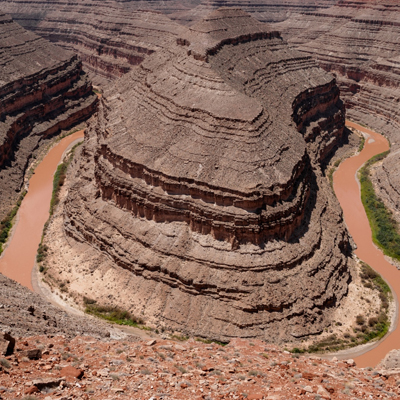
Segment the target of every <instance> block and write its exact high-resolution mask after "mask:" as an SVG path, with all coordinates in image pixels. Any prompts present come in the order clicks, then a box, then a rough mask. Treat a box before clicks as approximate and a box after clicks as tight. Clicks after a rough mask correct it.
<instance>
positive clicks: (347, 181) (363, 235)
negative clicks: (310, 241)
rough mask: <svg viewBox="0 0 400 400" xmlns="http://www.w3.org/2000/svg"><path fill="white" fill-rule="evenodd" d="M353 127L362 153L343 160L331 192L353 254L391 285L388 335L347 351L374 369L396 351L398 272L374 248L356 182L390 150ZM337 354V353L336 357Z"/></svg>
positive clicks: (384, 142)
mask: <svg viewBox="0 0 400 400" xmlns="http://www.w3.org/2000/svg"><path fill="white" fill-rule="evenodd" d="M347 124H348V126H350V127H353V128H355V129H357V130H359V131H361V132H363V133H364V134H365V135H366V141H365V146H364V149H363V150H362V151H361V152H360V153H359V154H358V155H356V156H354V157H351V158H349V159H347V160H345V161H344V162H343V163H341V164H340V166H339V168H338V170H337V171H336V172H335V174H334V176H333V178H334V190H335V193H336V196H337V198H338V200H339V202H340V205H341V207H342V209H343V214H344V219H345V222H346V225H347V227H348V230H349V232H350V234H351V235H352V238H353V240H354V242H355V244H356V246H357V249H356V250H355V254H356V255H357V257H358V258H360V259H361V260H363V261H364V262H366V263H367V264H368V265H370V266H371V267H372V268H373V269H374V270H375V271H377V272H378V273H379V274H380V275H381V276H382V277H383V279H385V281H386V282H388V284H389V285H390V288H391V290H392V294H393V298H394V302H395V306H396V313H395V318H394V319H393V320H392V324H391V329H390V331H389V333H388V334H387V335H386V336H385V337H384V338H383V339H382V340H380V341H379V342H376V343H371V344H367V345H364V347H363V349H358V348H357V349H356V348H354V349H352V350H346V351H345V354H346V356H347V357H349V355H350V354H353V356H354V357H355V356H356V355H358V354H360V353H362V354H360V355H358V357H355V360H356V362H357V365H359V366H361V367H366V366H374V365H376V364H378V363H379V361H380V360H381V359H382V358H383V356H384V355H385V354H387V353H388V352H389V351H390V350H392V349H396V348H398V347H399V343H400V329H398V324H397V320H398V318H397V314H398V301H397V296H398V294H399V293H400V282H399V277H400V275H399V271H397V269H396V267H395V266H393V265H392V264H390V263H389V262H388V261H387V260H386V258H385V256H384V255H383V253H382V252H381V251H380V250H379V249H378V248H377V247H376V246H375V245H374V243H373V241H372V232H371V228H370V225H369V221H368V218H367V215H366V212H365V209H364V206H363V204H362V202H361V197H360V184H359V182H358V176H357V175H358V170H359V169H360V167H361V166H362V165H363V164H364V163H365V162H366V161H368V160H369V159H370V158H372V157H373V156H374V155H376V154H379V153H383V152H385V151H387V150H388V149H389V143H388V142H387V140H386V139H385V138H384V137H383V136H381V135H379V134H378V133H376V132H374V131H372V130H370V129H367V128H364V127H362V126H361V125H358V124H355V123H351V122H348V123H347ZM338 354H340V353H338Z"/></svg>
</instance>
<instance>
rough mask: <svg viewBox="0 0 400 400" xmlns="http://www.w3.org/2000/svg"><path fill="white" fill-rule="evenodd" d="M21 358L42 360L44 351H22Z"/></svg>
mask: <svg viewBox="0 0 400 400" xmlns="http://www.w3.org/2000/svg"><path fill="white" fill-rule="evenodd" d="M21 356H22V357H27V358H29V359H30V360H39V359H40V358H42V350H40V349H29V350H24V351H21Z"/></svg>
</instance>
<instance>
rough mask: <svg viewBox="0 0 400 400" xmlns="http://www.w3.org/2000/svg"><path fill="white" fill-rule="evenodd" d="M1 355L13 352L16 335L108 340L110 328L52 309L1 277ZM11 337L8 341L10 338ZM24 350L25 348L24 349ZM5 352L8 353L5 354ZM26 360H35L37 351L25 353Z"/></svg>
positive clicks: (37, 296)
mask: <svg viewBox="0 0 400 400" xmlns="http://www.w3.org/2000/svg"><path fill="white" fill-rule="evenodd" d="M0 331H3V332H9V333H5V334H3V335H0V353H2V354H3V355H7V354H8V353H12V351H13V349H14V347H15V346H14V339H15V337H17V336H28V335H41V334H53V335H55V334H64V335H66V336H67V337H71V336H76V335H79V334H86V335H92V336H95V337H99V338H102V337H110V332H111V335H112V334H113V329H112V327H111V326H110V325H107V324H105V323H102V322H101V321H97V320H95V319H93V318H90V317H87V316H82V317H80V316H74V315H71V314H67V313H66V312H65V311H63V310H61V309H60V308H58V307H55V306H53V305H51V304H50V303H48V302H47V301H46V300H44V299H42V297H40V296H39V295H38V294H36V293H32V292H31V291H30V290H28V289H27V288H25V287H23V286H21V285H20V284H18V283H17V282H15V281H13V280H11V279H9V278H6V277H5V276H4V275H2V274H0ZM10 337H11V338H10ZM25 350H27V349H25ZM6 353H7V354H6ZM24 356H25V357H28V358H29V359H30V358H38V357H39V355H38V354H37V352H36V353H35V352H28V353H25V354H24Z"/></svg>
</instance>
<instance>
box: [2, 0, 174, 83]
mask: <svg viewBox="0 0 400 400" xmlns="http://www.w3.org/2000/svg"><path fill="white" fill-rule="evenodd" d="M131 3H132V4H131ZM144 3H145V2H136V1H135V2H118V1H101V2H99V1H94V0H88V1H85V2H82V1H79V0H74V1H71V2H68V3H65V2H64V1H61V0H56V1H54V2H53V1H52V2H47V1H32V2H25V1H16V2H8V1H0V6H1V9H2V10H4V11H5V12H8V13H10V14H11V15H12V16H13V18H14V19H15V20H16V21H17V22H18V23H20V24H21V25H22V26H24V27H25V28H26V29H29V30H32V31H33V32H35V33H37V34H38V35H40V36H42V37H44V38H45V39H47V40H49V41H51V42H54V43H57V45H60V46H62V47H64V48H65V49H67V50H71V51H73V52H75V53H77V54H78V55H79V57H80V58H81V60H82V61H83V63H84V65H85V68H86V70H87V71H88V72H89V75H90V78H91V80H92V81H93V82H94V83H96V84H105V83H107V82H108V81H110V80H113V79H116V78H118V77H120V76H122V75H123V74H125V73H127V72H128V71H130V69H131V67H132V66H133V65H138V64H140V63H141V62H142V61H143V59H144V58H145V57H146V56H147V55H149V54H151V53H153V52H154V51H156V50H158V49H162V48H164V47H168V46H170V43H171V42H173V41H175V40H176V36H177V32H179V26H178V25H177V24H175V23H173V22H172V21H171V20H170V19H169V18H167V17H165V16H164V15H162V14H161V13H160V12H150V11H138V10H137V9H134V7H139V6H140V5H142V6H144V7H145V4H144ZM156 3H157V4H160V2H156ZM150 4H151V3H148V4H147V7H145V8H146V9H149V8H150ZM163 4H165V5H171V7H172V2H168V1H167V2H163ZM139 8H140V7H139ZM164 8H165V7H164Z"/></svg>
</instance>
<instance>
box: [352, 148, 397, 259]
mask: <svg viewBox="0 0 400 400" xmlns="http://www.w3.org/2000/svg"><path fill="white" fill-rule="evenodd" d="M387 154H389V151H386V152H384V153H381V154H378V155H376V156H375V157H372V158H371V159H370V160H369V161H367V162H366V163H365V165H364V167H362V168H361V170H360V174H359V176H360V184H361V200H362V203H363V205H364V208H365V212H366V213H367V217H368V220H369V223H370V225H371V230H372V239H373V241H374V243H375V244H376V245H377V246H379V247H380V248H381V249H382V251H383V252H384V253H385V254H386V255H387V256H389V257H393V258H395V259H396V260H399V261H400V234H399V233H398V232H399V231H398V226H397V222H396V221H395V219H394V218H393V215H392V213H391V211H390V210H388V209H387V208H386V207H385V205H384V203H383V201H382V200H381V199H379V198H378V197H377V195H376V193H375V190H374V187H373V185H372V182H371V179H370V177H369V174H370V167H371V165H373V164H374V163H376V162H378V161H381V160H383V159H384V158H385V157H386V156H387Z"/></svg>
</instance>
